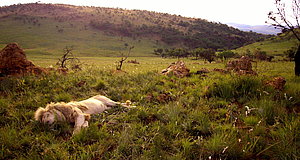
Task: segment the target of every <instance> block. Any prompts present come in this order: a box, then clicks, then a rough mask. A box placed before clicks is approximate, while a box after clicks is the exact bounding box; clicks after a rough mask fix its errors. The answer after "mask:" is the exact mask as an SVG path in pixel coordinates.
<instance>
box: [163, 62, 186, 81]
mask: <svg viewBox="0 0 300 160" xmlns="http://www.w3.org/2000/svg"><path fill="white" fill-rule="evenodd" d="M161 73H162V74H164V75H169V74H174V75H175V76H177V77H181V78H182V77H186V76H188V75H190V70H189V69H188V68H187V67H186V65H185V63H184V62H183V61H178V62H176V63H172V64H171V65H170V66H169V67H168V68H167V69H164V70H162V72H161Z"/></svg>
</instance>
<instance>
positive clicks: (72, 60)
mask: <svg viewBox="0 0 300 160" xmlns="http://www.w3.org/2000/svg"><path fill="white" fill-rule="evenodd" d="M63 51H64V54H63V56H62V57H61V58H60V59H58V62H57V63H56V65H58V66H59V68H63V69H68V66H71V67H72V69H75V70H76V69H80V60H79V59H78V58H76V57H75V56H74V55H73V53H72V51H73V47H68V46H66V47H65V48H64V49H63Z"/></svg>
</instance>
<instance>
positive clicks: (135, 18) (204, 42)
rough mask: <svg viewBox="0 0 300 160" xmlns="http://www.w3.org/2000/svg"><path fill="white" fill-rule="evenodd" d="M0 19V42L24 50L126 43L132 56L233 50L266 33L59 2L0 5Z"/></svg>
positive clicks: (112, 49)
mask: <svg viewBox="0 0 300 160" xmlns="http://www.w3.org/2000/svg"><path fill="white" fill-rule="evenodd" d="M0 21H1V24H0V35H1V38H0V47H1V46H3V45H5V44H7V43H9V42H18V43H19V44H20V45H21V46H23V47H24V48H25V49H26V51H27V52H28V53H29V54H30V55H32V54H33V55H41V54H43V55H49V56H50V55H53V54H54V55H55V54H57V53H60V52H61V50H62V49H63V48H64V47H65V46H74V47H75V50H76V51H77V52H78V53H79V54H80V55H82V56H116V55H118V54H119V52H120V51H122V50H124V44H125V43H127V44H130V45H133V46H135V49H134V51H133V53H132V55H133V56H149V55H150V53H151V52H152V51H153V49H155V48H158V47H159V48H167V47H185V48H196V47H203V48H214V49H220V48H221V49H224V48H225V49H234V48H238V47H241V46H243V45H245V44H249V43H253V42H255V41H258V40H262V39H264V38H266V37H268V36H266V35H262V34H257V33H253V32H243V31H240V30H238V29H235V28H233V27H229V26H227V25H224V24H220V23H212V22H208V21H206V20H203V19H195V18H186V17H182V16H178V15H170V14H166V13H156V12H149V11H142V10H124V9H113V8H100V7H84V6H72V5H62V4H40V3H31V4H18V5H12V6H5V7H0Z"/></svg>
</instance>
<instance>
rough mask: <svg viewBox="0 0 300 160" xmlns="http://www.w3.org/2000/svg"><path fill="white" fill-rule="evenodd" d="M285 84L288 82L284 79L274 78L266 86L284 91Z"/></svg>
mask: <svg viewBox="0 0 300 160" xmlns="http://www.w3.org/2000/svg"><path fill="white" fill-rule="evenodd" d="M285 83H286V80H285V78H284V77H274V78H273V79H272V80H270V81H267V82H266V85H268V86H271V87H273V88H275V89H278V90H281V91H282V90H283V88H284V85H285Z"/></svg>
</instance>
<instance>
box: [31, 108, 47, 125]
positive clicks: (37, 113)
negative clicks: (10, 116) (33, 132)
mask: <svg viewBox="0 0 300 160" xmlns="http://www.w3.org/2000/svg"><path fill="white" fill-rule="evenodd" d="M45 112H46V110H45V109H44V108H42V107H40V108H39V109H37V110H36V111H35V113H34V119H35V120H36V121H40V122H41V121H42V117H43V115H44V113H45Z"/></svg>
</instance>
